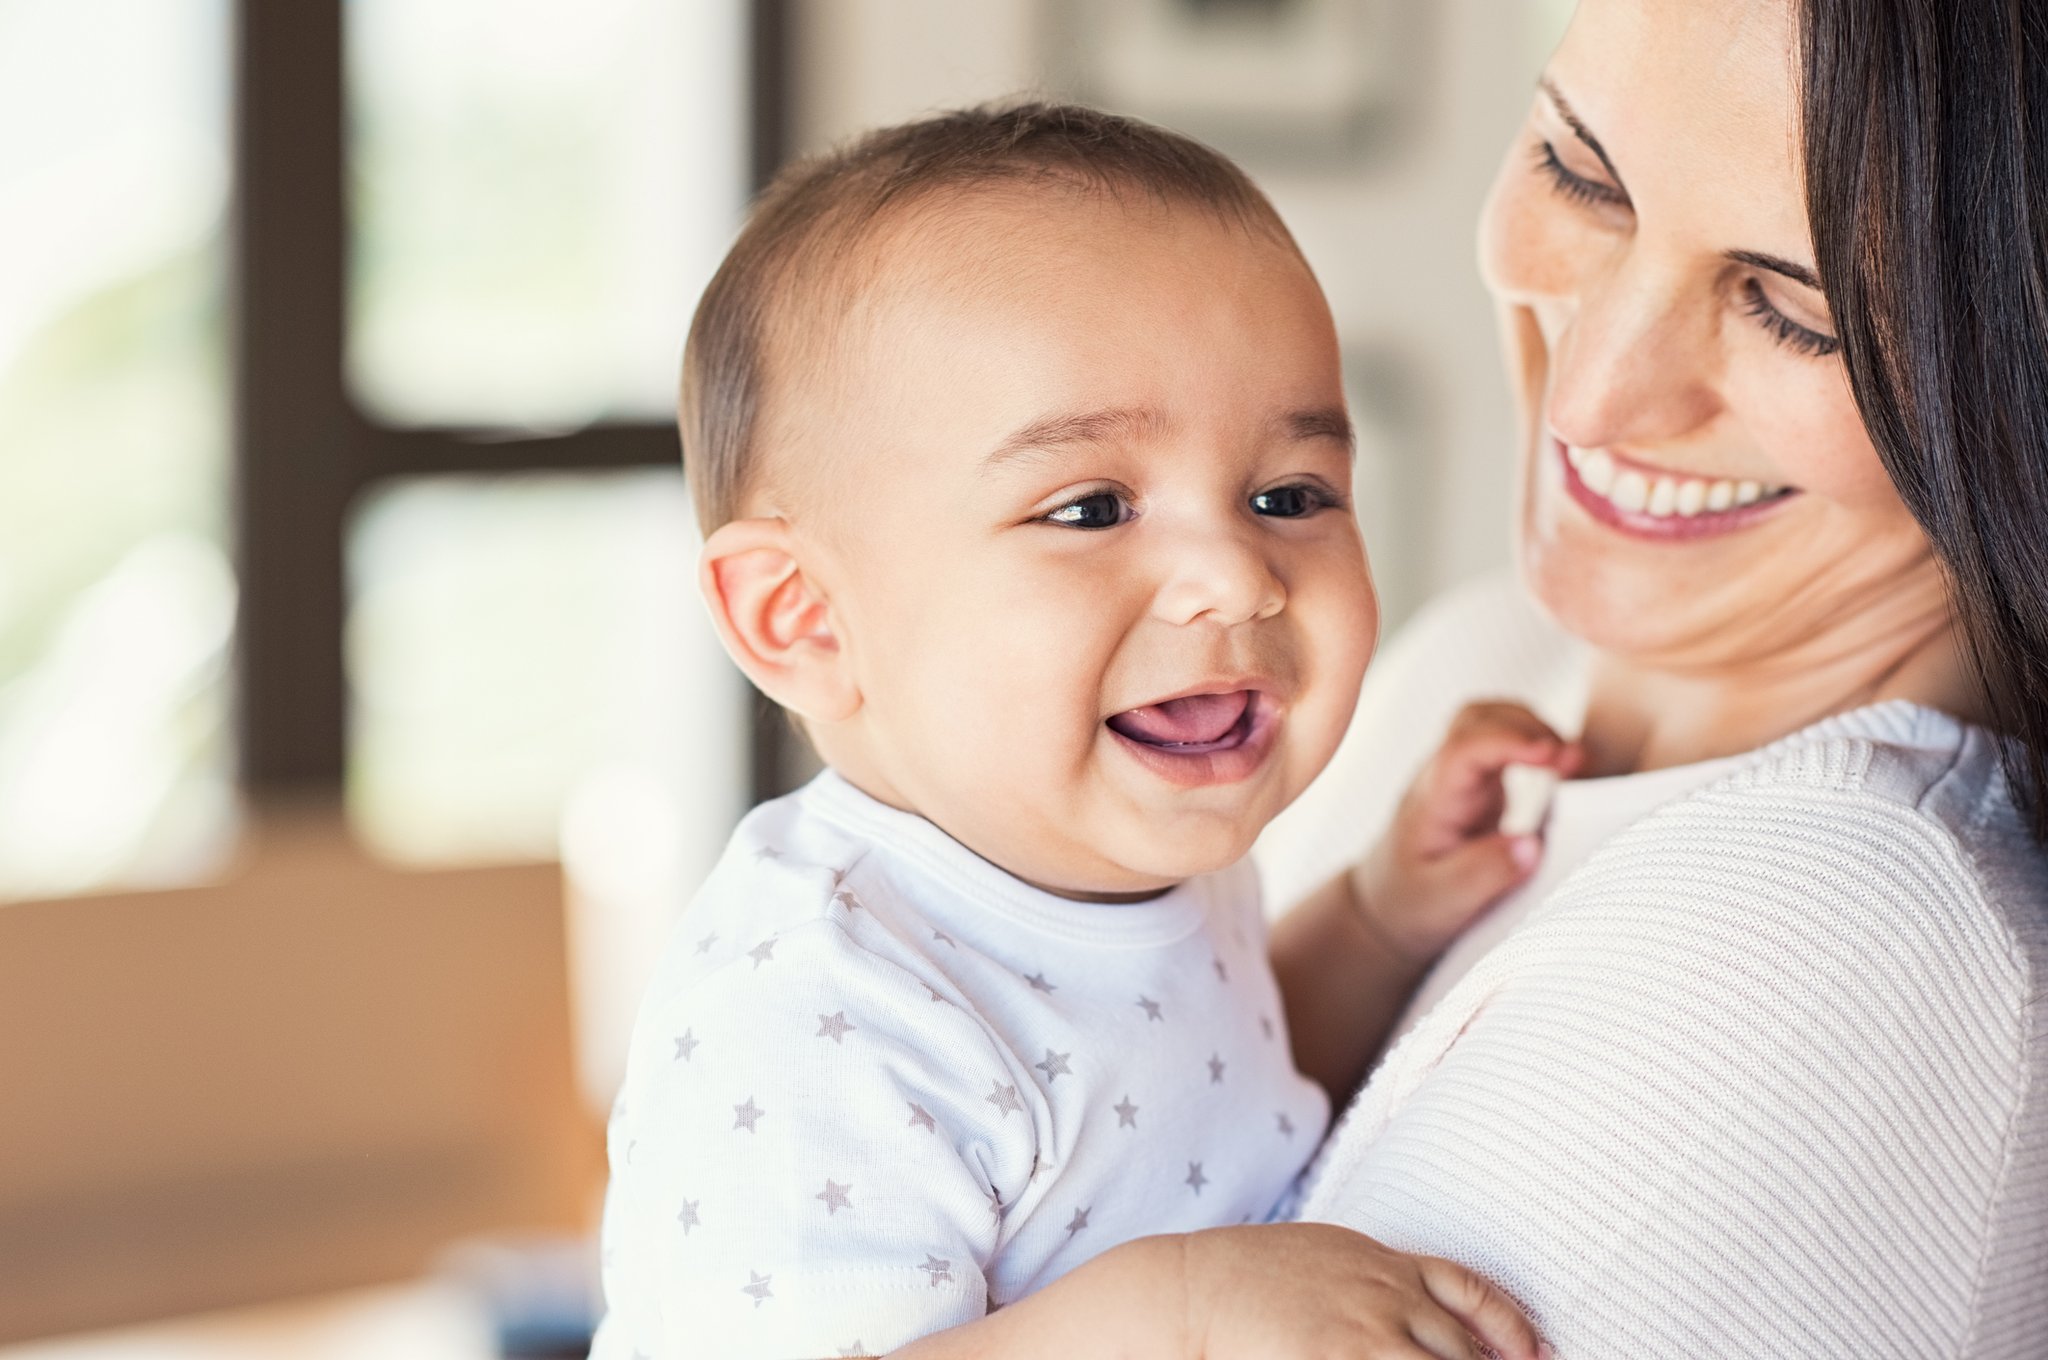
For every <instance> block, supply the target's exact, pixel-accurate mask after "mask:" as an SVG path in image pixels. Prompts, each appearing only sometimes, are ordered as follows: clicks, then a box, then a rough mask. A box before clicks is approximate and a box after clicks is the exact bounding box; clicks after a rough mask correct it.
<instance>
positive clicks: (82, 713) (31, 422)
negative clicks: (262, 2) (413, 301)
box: [0, 0, 235, 897]
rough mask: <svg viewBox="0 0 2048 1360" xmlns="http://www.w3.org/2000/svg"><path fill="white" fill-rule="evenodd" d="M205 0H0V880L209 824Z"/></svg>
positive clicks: (211, 538)
mask: <svg viewBox="0 0 2048 1360" xmlns="http://www.w3.org/2000/svg"><path fill="white" fill-rule="evenodd" d="M226 95H227V7H226V4H225V0H4V2H0V897H20V896H29V895H44V894H55V893H62V892H75V891H82V890H86V889H91V888H98V887H104V886H109V885H115V884H122V885H136V884H143V883H157V882H168V881H176V880H180V879H187V878H190V877H192V876H194V875H196V874H199V873H201V872H203V871H204V870H206V869H207V868H209V867H211V866H213V865H214V864H216V863H217V862H218V860H219V858H220V856H221V855H222V854H223V852H224V851H225V849H226V847H227V845H228V842H229V840H230V838H231V836H232V832H233V825H234V798H233V772H232V748H231V738H230V732H229V722H228V713H229V688H228V655H229V642H230V637H231V632H232V619H233V615H234V609H235V584H234V575H233V572H232V570H231V569H230V567H229V564H228V554H227V551H226V549H225V533H226V528H225V521H226V507H227V495H226V485H227V434H226V402H225V395H224V376H223V369H224V363H225V360H224V345H223V293H222V284H221V279H222V262H223V248H222V225H223V218H224V212H225V207H226V197H227V184H228V175H227V146H226V143H227V121H226Z"/></svg>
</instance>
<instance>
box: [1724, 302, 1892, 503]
mask: <svg viewBox="0 0 2048 1360" xmlns="http://www.w3.org/2000/svg"><path fill="white" fill-rule="evenodd" d="M1762 344H1764V345H1767V346H1770V348H1771V350H1773V351H1779V347H1778V346H1777V345H1776V344H1775V343H1774V342H1772V341H1770V340H1769V339H1767V338H1766V339H1765V340H1763V341H1762ZM1752 367H1753V372H1752V374H1751V375H1750V377H1749V379H1748V381H1746V382H1745V384H1744V387H1745V388H1746V389H1747V390H1746V391H1745V392H1744V394H1743V397H1742V399H1741V405H1742V407H1743V408H1745V409H1747V410H1749V411H1751V412H1754V413H1755V421H1756V427H1755V433H1756V439H1757V443H1758V446H1759V447H1760V448H1761V449H1762V450H1763V451H1764V453H1765V455H1766V456H1767V457H1768V458H1769V459H1770V462H1771V466H1772V467H1773V468H1774V469H1775V470H1776V471H1777V473H1778V475H1779V477H1780V478H1781V479H1782V480H1783V481H1785V482H1787V483H1789V484H1791V485H1793V486H1796V487H1799V488H1800V489H1801V490H1803V491H1806V492H1808V493H1810V494H1812V495H1817V496H1820V497H1822V498H1824V499H1826V500H1830V501H1833V502H1835V503H1836V504H1838V505H1842V506H1846V507H1850V508H1854V509H1858V510H1868V511H1872V512H1876V513H1887V512H1892V511H1903V510H1904V508H1905V507H1904V505H1903V503H1902V502H1901V501H1900V500H1899V494H1898V491H1897V489H1896V488H1895V487H1893V485H1892V480H1891V476H1890V474H1888V473H1887V472H1886V471H1885V469H1884V463H1883V461H1882V460H1880V459H1879V458H1878V456H1877V447H1876V446H1875V445H1874V444H1872V443H1871V442H1870V435H1869V433H1868V432H1867V431H1866V430H1865V429H1864V427H1863V417H1862V415H1861V414H1860V413H1859V412H1858V411H1857V409H1856V399H1855V397H1854V396H1853V395H1852V394H1851V392H1850V390H1849V381H1848V377H1847V375H1846V374H1845V373H1844V371H1843V369H1842V365H1841V363H1840V362H1839V361H1837V360H1833V359H1815V358H1808V357H1805V356H1802V355H1794V354H1787V353H1784V352H1782V351H1780V352H1766V353H1763V354H1760V355H1758V356H1757V359H1756V361H1755V362H1754V364H1753V366H1752Z"/></svg>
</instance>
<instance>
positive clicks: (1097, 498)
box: [1046, 491, 1131, 529]
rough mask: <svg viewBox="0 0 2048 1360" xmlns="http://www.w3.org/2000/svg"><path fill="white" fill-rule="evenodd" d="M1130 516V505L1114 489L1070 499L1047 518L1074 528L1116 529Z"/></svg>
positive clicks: (1052, 521)
mask: <svg viewBox="0 0 2048 1360" xmlns="http://www.w3.org/2000/svg"><path fill="white" fill-rule="evenodd" d="M1130 517H1131V516H1130V506H1129V505H1128V504H1126V503H1125V501H1124V498H1123V497H1122V496H1119V495H1117V494H1116V493H1115V492H1114V491H1097V492H1094V493H1092V494H1090V495H1086V496H1082V497H1080V498H1079V499H1077V500H1071V501H1068V502H1067V503H1066V504H1065V505H1062V506H1061V507H1060V508H1059V509H1057V510H1055V511H1053V512H1052V513H1051V514H1049V515H1047V516H1046V519H1047V520H1048V521H1050V522H1051V523H1053V524H1064V525H1066V526H1068V527H1069V528H1073V529H1114V528H1115V527H1116V526H1117V525H1119V524H1122V523H1123V522H1124V521H1125V520H1127V519H1129V518H1130Z"/></svg>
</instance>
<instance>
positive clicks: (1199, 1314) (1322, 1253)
mask: <svg viewBox="0 0 2048 1360" xmlns="http://www.w3.org/2000/svg"><path fill="white" fill-rule="evenodd" d="M1186 1243H1187V1266H1186V1282H1187V1291H1188V1298H1189V1300H1190V1305H1191V1309H1192V1310H1193V1312H1192V1314H1191V1317H1190V1323H1191V1327H1190V1330H1191V1332H1192V1335H1193V1339H1194V1340H1195V1342H1196V1344H1195V1346H1194V1347H1192V1348H1191V1349H1192V1350H1193V1352H1194V1353H1195V1354H1198V1355H1203V1356H1209V1357H1213V1358H1214V1360H1232V1358H1233V1357H1238V1356H1258V1357H1262V1360H1291V1358H1292V1357H1296V1356H1316V1357H1344V1358H1345V1360H1367V1357H1379V1356H1402V1357H1421V1356H1439V1357H1442V1358H1443V1360H1481V1357H1482V1356H1485V1355H1489V1354H1491V1355H1498V1356H1500V1357H1502V1360H1547V1358H1548V1356H1549V1353H1550V1349H1549V1347H1547V1346H1544V1345H1542V1344H1541V1343H1540V1342H1539V1340H1538V1339H1537V1336H1536V1329H1535V1327H1534V1326H1532V1325H1531V1324H1530V1322H1529V1320H1528V1319H1527V1318H1526V1317H1524V1316H1523V1315H1522V1310H1521V1309H1519V1308H1517V1307H1516V1306H1515V1304H1514V1303H1513V1301H1512V1300H1510V1299H1509V1298H1508V1297H1507V1295H1505V1294H1503V1293H1501V1292H1500V1291H1499V1290H1498V1289H1496V1288H1494V1287H1493V1286H1492V1285H1491V1284H1489V1283H1487V1281H1486V1280H1485V1279H1483V1278H1482V1277H1480V1276H1478V1275H1476V1274H1474V1273H1473V1272H1471V1271H1469V1270H1467V1269H1465V1267H1463V1266H1461V1265H1458V1264H1457V1263H1455V1262H1453V1261H1445V1260H1440V1259H1438V1258H1437V1257H1433V1256H1411V1255H1409V1254H1408V1253H1407V1252H1402V1251H1395V1250H1394V1249H1392V1248H1391V1247H1386V1246H1382V1245H1381V1244H1380V1243H1378V1242H1375V1241H1374V1240H1373V1239H1371V1238H1370V1237H1366V1236H1363V1235H1362V1234H1359V1233H1355V1232H1352V1231H1351V1230H1350V1229H1348V1228H1337V1227H1331V1226H1329V1225H1327V1224H1322V1223H1285V1224H1273V1225H1267V1226H1260V1227H1255V1228H1218V1229H1213V1230H1211V1231H1208V1232H1199V1233H1193V1234H1190V1235H1189V1236H1188V1237H1187V1239H1186ZM1481 1342H1484V1343H1485V1345H1486V1346H1488V1347H1491V1350H1490V1351H1486V1350H1482V1349H1481V1348H1480V1343H1481Z"/></svg>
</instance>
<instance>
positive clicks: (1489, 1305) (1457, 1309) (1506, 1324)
mask: <svg viewBox="0 0 2048 1360" xmlns="http://www.w3.org/2000/svg"><path fill="white" fill-rule="evenodd" d="M1416 1264H1417V1265H1418V1266H1419V1267H1420V1268H1421V1270H1422V1287H1423V1288H1425V1289H1427V1290H1428V1291H1429V1296H1430V1297H1431V1298H1433V1299H1435V1300H1436V1301H1437V1303H1439V1304H1440V1305H1442V1306H1443V1308H1444V1310H1445V1311H1446V1312H1448V1313H1449V1314H1450V1315H1451V1316H1452V1317H1453V1318H1455V1319H1457V1321H1458V1322H1460V1323H1462V1324H1463V1325H1464V1327H1465V1330H1467V1331H1468V1332H1470V1333H1471V1334H1472V1335H1473V1336H1476V1337H1478V1338H1479V1339H1480V1340H1481V1341H1484V1342H1485V1343H1486V1344H1487V1345H1489V1346H1491V1347H1493V1348H1494V1350H1496V1351H1498V1352H1500V1355H1501V1360H1549V1349H1550V1348H1549V1347H1547V1346H1544V1345H1543V1344H1542V1339H1541V1338H1540V1337H1538V1336H1537V1335H1536V1327H1535V1325H1534V1324H1533V1323H1531V1322H1530V1321H1529V1319H1528V1318H1526V1317H1524V1316H1522V1310H1521V1309H1520V1308H1518V1307H1516V1306H1515V1303H1514V1300H1512V1299H1510V1298H1509V1297H1508V1296H1507V1295H1505V1294H1503V1293H1501V1292H1500V1291H1499V1290H1498V1289H1496V1288H1494V1287H1493V1286H1492V1285H1491V1284H1489V1283H1488V1282H1487V1281H1486V1279H1485V1278H1484V1277H1483V1276H1481V1275H1478V1274H1476V1273H1474V1272H1472V1271H1470V1270H1467V1269H1465V1267H1463V1266H1461V1265H1459V1264H1458V1263H1457V1262H1455V1261H1446V1260H1444V1259H1442V1258H1441V1257H1436V1256H1419V1257H1417V1258H1416Z"/></svg>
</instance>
